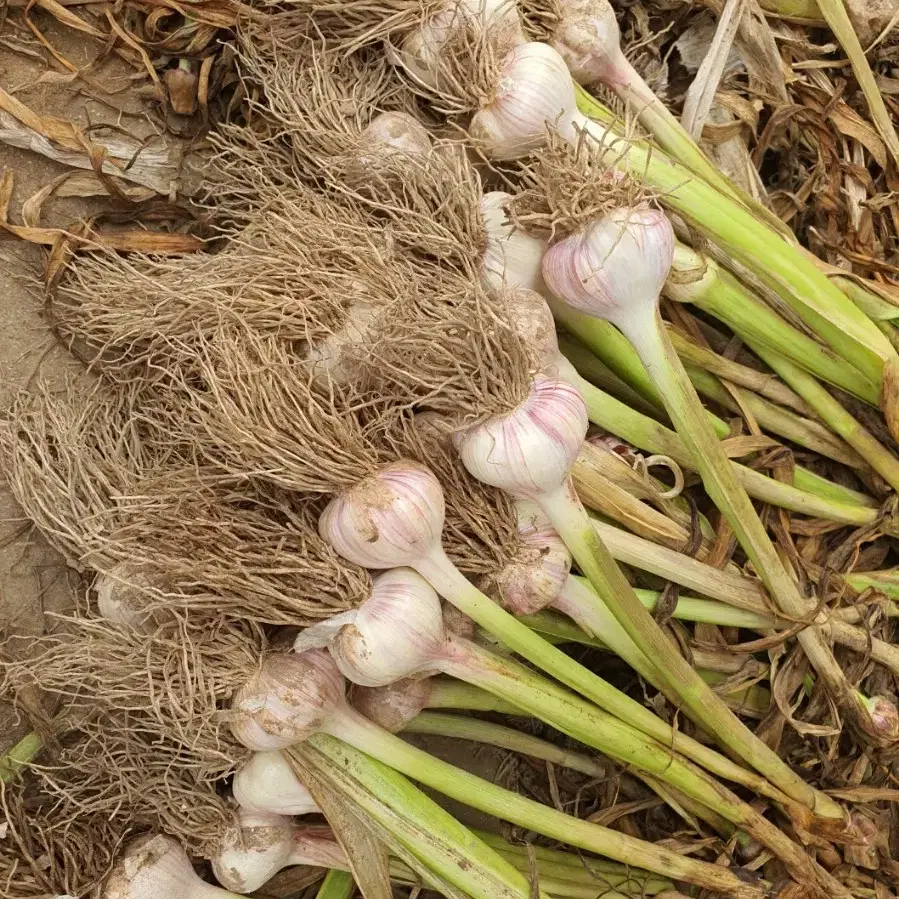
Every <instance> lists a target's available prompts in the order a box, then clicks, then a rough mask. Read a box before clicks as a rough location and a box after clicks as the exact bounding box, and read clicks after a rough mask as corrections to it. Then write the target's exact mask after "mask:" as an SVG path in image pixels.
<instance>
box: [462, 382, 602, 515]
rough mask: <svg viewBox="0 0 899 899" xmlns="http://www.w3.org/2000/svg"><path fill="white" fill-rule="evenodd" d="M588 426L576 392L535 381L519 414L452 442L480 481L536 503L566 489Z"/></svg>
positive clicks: (500, 418)
mask: <svg viewBox="0 0 899 899" xmlns="http://www.w3.org/2000/svg"><path fill="white" fill-rule="evenodd" d="M587 424H588V422H587V410H586V408H585V406H584V401H583V400H582V399H581V395H580V394H579V393H578V392H577V390H575V389H574V387H572V386H570V385H569V384H567V383H565V382H564V381H560V380H553V379H550V378H547V377H544V376H542V375H538V377H537V378H535V379H534V385H533V388H532V390H531V393H530V396H528V397H527V399H525V401H524V402H523V403H521V405H520V406H518V408H516V409H514V410H513V411H512V412H509V413H507V414H505V415H498V416H496V417H495V418H493V419H491V420H489V421H486V422H484V423H483V424H480V425H477V426H476V427H473V428H470V429H469V430H467V431H464V432H462V433H460V434H458V435H456V437H455V442H456V447H457V449H458V451H459V455H460V458H461V459H462V463H463V464H464V465H465V467H466V468H467V469H468V471H469V472H470V473H471V474H472V475H473V476H474V477H476V478H477V479H478V480H479V481H483V482H484V483H485V484H490V485H491V486H493V487H499V488H500V489H501V490H505V491H506V492H508V493H511V494H512V495H513V496H515V497H517V498H521V499H532V500H535V501H537V502H539V501H540V500H541V499H542V498H545V496H546V495H548V494H555V493H557V492H558V491H559V490H560V489H562V488H564V487H565V485H566V484H567V483H568V479H569V476H570V474H571V468H572V466H573V465H574V461H575V459H577V456H578V452H579V451H580V447H581V444H582V443H583V441H584V437H585V436H586V433H587Z"/></svg>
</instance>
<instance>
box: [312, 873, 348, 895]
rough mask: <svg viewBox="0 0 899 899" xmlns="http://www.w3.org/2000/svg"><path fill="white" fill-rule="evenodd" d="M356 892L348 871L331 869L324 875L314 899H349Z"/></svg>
mask: <svg viewBox="0 0 899 899" xmlns="http://www.w3.org/2000/svg"><path fill="white" fill-rule="evenodd" d="M355 890H356V883H355V881H354V880H353V875H352V874H350V873H349V871H343V870H338V869H337V868H332V869H331V870H330V871H328V873H327V874H325V879H324V880H323V881H322V883H321V886H320V887H319V888H318V892H317V893H316V894H315V899H351V897H352V895H353V893H354V892H355Z"/></svg>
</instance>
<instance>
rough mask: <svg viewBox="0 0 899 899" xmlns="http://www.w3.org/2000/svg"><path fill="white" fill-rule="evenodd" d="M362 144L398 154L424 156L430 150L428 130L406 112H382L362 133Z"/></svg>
mask: <svg viewBox="0 0 899 899" xmlns="http://www.w3.org/2000/svg"><path fill="white" fill-rule="evenodd" d="M362 142H363V144H369V145H374V146H376V147H381V148H384V149H387V150H395V151H397V152H399V153H420V154H425V153H427V152H428V151H429V150H430V149H431V135H430V134H429V133H428V129H427V128H425V126H424V125H422V124H421V122H419V121H418V119H416V118H415V117H414V116H411V115H409V113H407V112H382V113H380V114H378V115H376V116H375V117H374V118H373V119H372V120H371V122H369V124H368V125H367V126H366V127H365V128H364V129H363V131H362Z"/></svg>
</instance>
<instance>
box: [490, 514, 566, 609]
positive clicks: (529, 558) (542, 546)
mask: <svg viewBox="0 0 899 899" xmlns="http://www.w3.org/2000/svg"><path fill="white" fill-rule="evenodd" d="M515 506H516V509H515V511H516V514H517V517H518V535H519V541H520V545H519V549H518V551H517V552H516V554H515V559H514V560H513V561H512V562H511V563H510V564H508V565H506V567H505V568H504V569H503V570H502V571H500V572H499V573H498V574H497V576H496V591H497V593H498V595H499V599H500V603H501V604H502V606H503V608H505V609H506V610H507V611H509V612H511V613H512V614H513V615H533V614H534V613H536V612H539V611H541V610H542V609H545V608H547V607H548V606H550V605H552V604H553V603H554V602H555V601H556V599H557V598H558V596H559V593H560V592H561V590H562V587H563V586H564V584H565V582H566V581H567V580H568V575H569V572H570V571H571V553H570V552H569V551H568V548H567V547H566V546H565V544H564V542H563V541H562V538H561V537H559V535H558V534H557V533H556V531H555V530H554V529H553V527H552V525H551V524H550V523H549V521H548V519H547V518H546V516H545V515H544V514H543V513H542V512H541V511H540V509H539V508H538V507H537V506H536V505H535V504H534V503H531V502H528V501H527V500H519V501H518V502H516V504H515Z"/></svg>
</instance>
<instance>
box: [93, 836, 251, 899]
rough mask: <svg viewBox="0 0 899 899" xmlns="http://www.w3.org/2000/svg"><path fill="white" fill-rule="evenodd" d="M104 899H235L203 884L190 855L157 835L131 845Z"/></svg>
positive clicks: (115, 868) (110, 878)
mask: <svg viewBox="0 0 899 899" xmlns="http://www.w3.org/2000/svg"><path fill="white" fill-rule="evenodd" d="M100 899H234V897H233V894H232V893H229V892H226V891H225V890H222V889H219V887H215V886H212V884H209V883H206V882H205V881H203V880H201V879H200V878H199V876H198V875H197V873H196V871H194V869H193V866H192V865H191V863H190V859H189V858H188V857H187V853H185V851H184V850H183V849H182V848H181V846H180V845H179V844H178V843H177V842H176V841H175V840H173V839H172V838H171V837H167V836H163V835H162V834H157V835H155V836H144V837H139V838H138V839H137V840H134V841H133V842H132V843H129V844H128V845H127V846H126V847H125V849H124V851H123V852H122V854H121V856H120V857H119V859H118V860H117V861H116V863H115V865H114V866H113V868H112V871H111V872H110V874H109V876H108V877H107V879H106V883H105V884H104V885H103V887H102V889H101V891H100Z"/></svg>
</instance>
